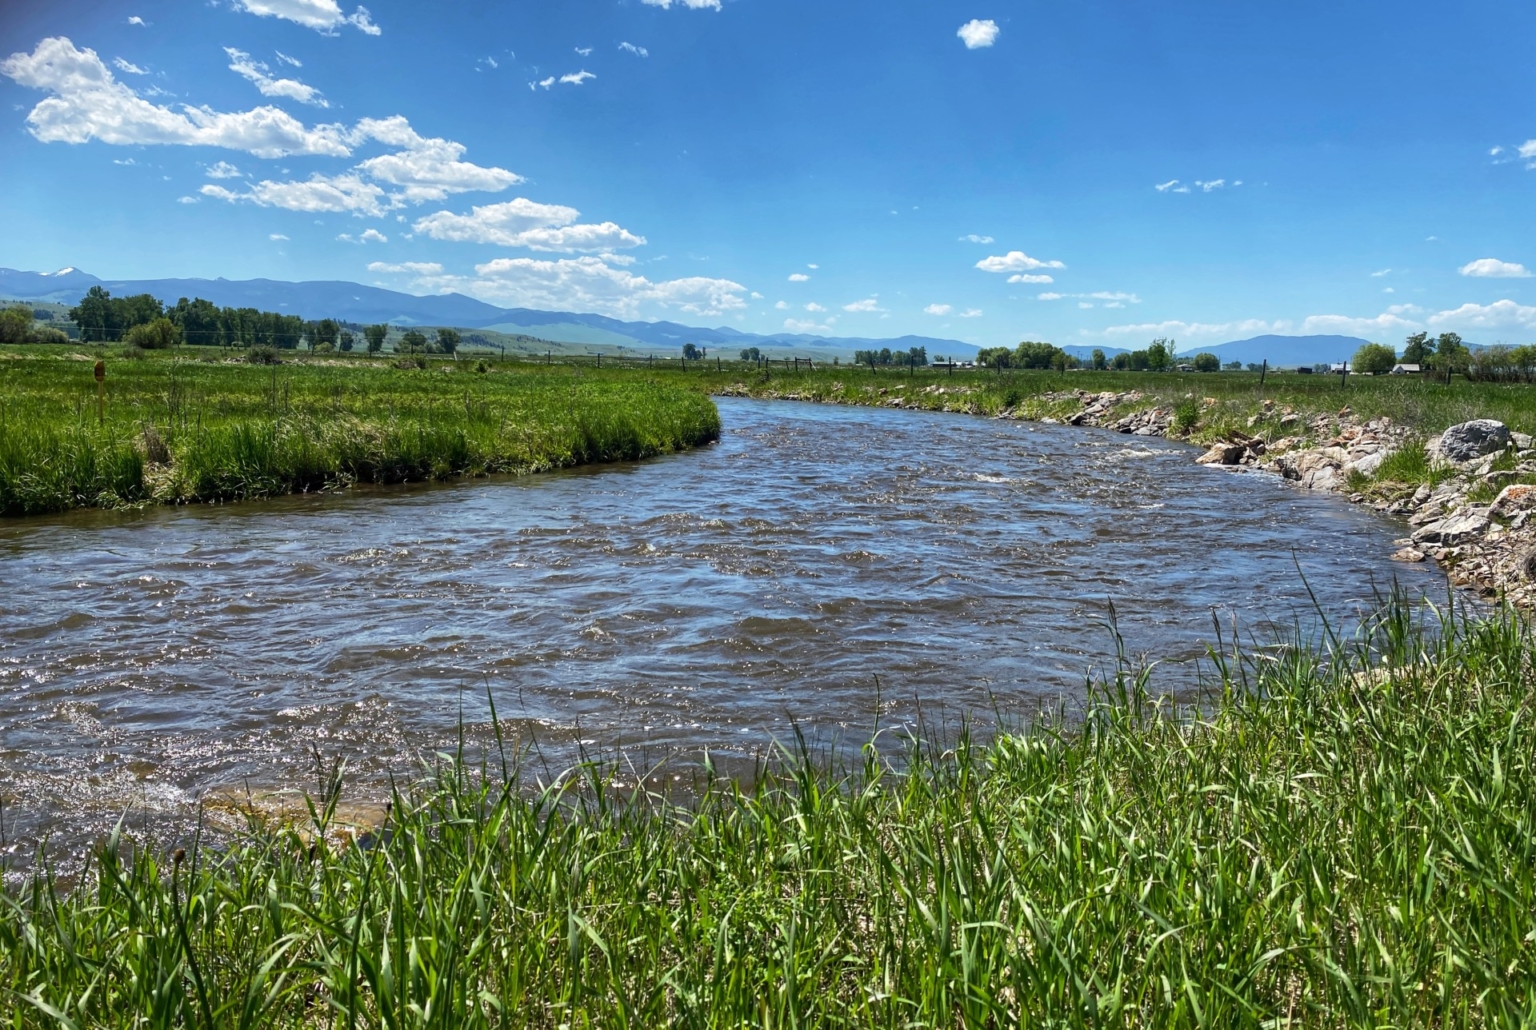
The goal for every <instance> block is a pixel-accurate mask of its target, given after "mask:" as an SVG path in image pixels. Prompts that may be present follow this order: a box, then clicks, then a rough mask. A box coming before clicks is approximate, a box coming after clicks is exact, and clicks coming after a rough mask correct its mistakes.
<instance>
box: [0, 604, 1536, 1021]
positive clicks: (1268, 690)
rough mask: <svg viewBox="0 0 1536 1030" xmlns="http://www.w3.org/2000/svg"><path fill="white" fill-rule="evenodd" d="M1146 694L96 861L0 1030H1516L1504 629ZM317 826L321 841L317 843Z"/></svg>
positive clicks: (1522, 1004)
mask: <svg viewBox="0 0 1536 1030" xmlns="http://www.w3.org/2000/svg"><path fill="white" fill-rule="evenodd" d="M1434 628H1435V630H1436V631H1435V632H1433V633H1430V634H1423V633H1420V632H1419V631H1418V630H1417V629H1416V628H1415V626H1414V624H1413V620H1412V619H1411V618H1410V617H1409V614H1408V611H1407V609H1406V608H1405V607H1404V606H1402V605H1401V604H1399V605H1396V606H1393V607H1390V608H1389V609H1388V610H1387V612H1386V613H1385V614H1384V615H1383V616H1382V617H1381V619H1380V620H1379V621H1378V622H1377V623H1376V624H1374V625H1373V626H1372V627H1371V628H1370V629H1369V630H1368V631H1366V632H1365V633H1364V634H1363V635H1362V637H1361V639H1360V640H1358V641H1356V642H1354V643H1350V644H1346V645H1344V646H1341V647H1337V648H1331V649H1328V652H1327V653H1325V651H1321V650H1309V649H1307V648H1295V649H1290V650H1287V651H1284V652H1280V653H1278V654H1277V653H1275V652H1265V653H1248V654H1239V655H1234V656H1231V657H1228V658H1227V659H1225V660H1219V661H1217V662H1216V663H1215V664H1214V668H1213V674H1212V678H1211V687H1212V696H1211V699H1210V701H1209V703H1208V704H1207V706H1206V707H1205V709H1204V714H1203V715H1198V714H1197V713H1196V712H1193V711H1190V710H1176V709H1175V708H1173V707H1171V706H1169V705H1167V704H1157V703H1154V702H1152V701H1151V700H1150V694H1149V691H1148V690H1147V689H1146V686H1147V685H1146V681H1145V680H1144V679H1143V678H1142V677H1140V676H1137V675H1132V674H1131V673H1129V672H1126V673H1123V674H1122V675H1120V676H1119V677H1118V678H1116V679H1113V680H1112V681H1111V682H1109V683H1107V684H1103V685H1102V686H1101V688H1100V689H1099V690H1098V691H1097V692H1096V693H1095V695H1094V700H1093V703H1092V705H1091V707H1090V709H1089V711H1088V713H1087V715H1086V718H1085V719H1081V720H1077V719H1074V720H1071V721H1069V722H1060V723H1057V724H1055V725H1050V726H1047V725H1037V726H1035V727H1034V728H1033V729H1031V730H1029V731H1027V732H1024V733H1023V734H1022V735H1017V736H1009V737H1003V738H999V739H997V740H996V741H994V742H992V743H990V744H986V745H982V744H977V743H962V744H961V745H960V746H958V747H956V748H953V749H951V750H946V751H943V752H938V751H936V750H935V749H932V748H929V747H925V746H914V747H912V748H911V749H910V751H909V758H910V762H909V763H902V764H901V767H900V768H894V767H889V766H886V765H885V764H883V763H882V762H881V761H880V760H877V759H876V758H875V757H874V756H873V754H872V753H871V756H870V757H869V759H868V761H867V763H866V764H865V766H864V767H863V768H862V769H860V770H857V771H855V772H853V773H851V774H847V775H832V774H828V773H826V772H823V771H820V770H819V769H818V768H817V767H816V766H815V765H814V764H811V763H806V762H798V761H789V762H786V763H784V765H783V766H782V767H781V768H777V769H774V770H771V771H770V772H769V773H768V774H767V775H765V776H763V777H762V778H761V779H760V780H759V782H758V783H757V785H756V786H755V787H753V788H751V789H742V788H738V787H737V786H735V785H734V784H732V783H730V782H725V781H715V782H712V783H706V784H705V787H704V789H703V792H702V794H701V796H699V797H697V798H695V800H694V803H693V804H691V805H689V806H686V807H677V806H673V805H669V804H666V803H664V802H663V801H661V800H660V799H657V798H654V797H645V796H640V797H637V796H636V795H635V794H634V793H633V790H632V787H633V783H632V778H629V777H625V779H626V780H629V782H628V783H626V784H624V785H623V786H622V787H621V785H620V784H619V783H617V782H614V781H613V780H611V779H608V778H606V777H604V776H603V775H601V774H599V773H598V772H596V771H594V770H590V769H587V770H577V771H575V772H573V773H571V774H569V775H568V776H566V777H564V778H562V779H560V780H559V781H558V783H556V784H555V785H553V786H547V787H543V788H541V789H534V785H533V784H531V783H528V782H519V781H518V780H517V778H516V776H515V774H514V775H512V776H504V775H503V772H502V771H501V770H500V769H494V770H493V771H491V772H489V773H486V774H484V775H481V774H478V773H471V772H469V771H466V770H464V769H463V768H462V767H458V768H455V767H449V768H448V771H447V772H445V773H444V774H442V775H441V776H439V777H438V778H437V779H435V780H434V781H433V782H430V783H427V784H425V785H423V786H422V787H421V788H420V789H417V790H411V791H403V792H401V793H400V794H398V795H397V796H396V798H395V801H394V803H393V813H392V815H393V817H392V819H391V821H390V822H389V824H388V826H387V828H386V830H385V831H384V832H383V833H382V834H377V835H375V836H374V837H373V838H372V839H371V840H370V841H369V842H368V843H369V846H368V847H366V848H364V847H359V846H356V845H353V844H343V845H341V846H339V847H337V848H335V849H329V848H325V847H316V848H311V847H310V846H309V845H308V844H307V839H308V838H307V837H304V836H301V835H299V834H297V833H296V832H294V831H292V830H271V831H269V830H257V831H255V832H253V833H252V834H251V835H250V836H248V837H245V838H243V839H241V840H239V841H237V842H235V843H234V844H233V845H231V846H226V847H224V848H222V849H220V850H218V851H215V850H213V849H211V848H204V849H201V850H198V849H195V848H194V849H192V850H191V852H190V853H189V854H187V855H186V856H185V858H184V860H180V861H178V860H177V859H176V858H175V857H166V856H164V855H163V854H160V853H157V852H155V851H153V850H149V851H138V852H134V851H132V850H131V849H130V848H129V847H128V845H126V844H124V843H119V842H110V843H109V844H108V845H107V847H105V848H104V849H103V850H102V851H101V852H100V853H99V854H98V855H97V856H96V858H95V860H94V864H93V865H92V866H91V867H90V869H89V870H88V872H87V874H86V876H85V878H84V879H83V881H82V884H83V885H82V886H81V887H80V888H79V889H77V890H75V891H73V892H71V893H65V892H61V891H58V890H55V889H53V888H51V887H49V886H47V884H46V883H45V882H42V881H39V882H36V883H34V884H33V885H32V886H31V887H29V888H26V889H23V890H21V891H19V892H13V893H12V894H11V895H10V896H9V899H8V900H7V901H6V902H5V905H4V908H3V910H0V991H4V992H5V993H6V995H7V1000H6V1003H5V1005H4V1006H0V1007H4V1008H8V1009H10V1011H11V1015H10V1016H9V1017H7V1018H6V1020H5V1022H6V1025H9V1026H18V1027H21V1026H37V1027H43V1026H49V1027H53V1026H88V1025H89V1026H97V1025H114V1026H115V1025H130V1024H132V1025H145V1026H173V1025H183V1026H207V1025H221V1026H263V1027H266V1026H294V1027H299V1026H389V1027H406V1026H433V1025H435V1026H454V1027H460V1026H533V1027H559V1026H636V1027H639V1026H658V1025H664V1024H665V1025H681V1026H701V1027H702V1026H745V1025H753V1026H785V1027H788V1026H882V1027H897V1026H903V1027H905V1026H955V1027H959V1026H967V1027H975V1026H1003V1025H1053V1026H1100V1027H1102V1026H1142V1025H1156V1026H1222V1027H1226V1026H1254V1027H1258V1026H1292V1025H1294V1026H1360V1027H1365V1026H1384V1025H1394V1026H1429V1025H1433V1026H1448V1027H1449V1026H1479V1027H1493V1026H1508V1027H1515V1026H1528V1025H1530V1024H1531V1021H1532V1020H1536V915H1533V913H1536V832H1533V831H1536V779H1533V769H1532V764H1531V763H1532V756H1533V755H1536V718H1533V716H1536V713H1533V712H1532V710H1531V707H1532V703H1533V702H1532V697H1531V694H1530V690H1529V685H1530V683H1531V682H1532V673H1533V670H1532V668H1531V661H1532V654H1533V643H1536V641H1533V639H1532V637H1531V633H1530V630H1529V629H1527V628H1526V626H1525V625H1524V624H1523V623H1522V622H1521V621H1520V620H1519V619H1518V618H1516V617H1514V616H1513V615H1510V614H1508V613H1505V614H1503V615H1497V616H1494V617H1492V618H1490V619H1488V620H1487V621H1482V622H1472V623H1462V622H1457V623H1447V624H1445V625H1444V626H1443V627H1434ZM319 817H320V819H321V820H322V821H323V819H324V813H323V812H321V813H319Z"/></svg>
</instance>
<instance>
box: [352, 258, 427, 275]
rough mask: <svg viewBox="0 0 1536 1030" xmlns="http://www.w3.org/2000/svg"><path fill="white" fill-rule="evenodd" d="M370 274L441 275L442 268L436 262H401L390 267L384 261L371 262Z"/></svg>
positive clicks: (369, 266)
mask: <svg viewBox="0 0 1536 1030" xmlns="http://www.w3.org/2000/svg"><path fill="white" fill-rule="evenodd" d="M368 271H370V272H388V273H391V274H399V273H402V272H409V273H410V274H412V275H441V274H442V273H443V266H442V265H440V264H438V263H437V262H436V261H402V262H400V263H399V264H398V265H392V264H389V263H388V262H385V261H373V262H370V263H369V265H368Z"/></svg>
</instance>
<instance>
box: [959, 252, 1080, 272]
mask: <svg viewBox="0 0 1536 1030" xmlns="http://www.w3.org/2000/svg"><path fill="white" fill-rule="evenodd" d="M976 267H977V268H979V269H981V270H982V271H983V272H1032V271H1034V270H1035V269H1037V268H1066V267H1067V266H1066V265H1064V264H1062V263H1061V262H1060V261H1041V260H1039V259H1038V258H1032V257H1030V256H1029V255H1028V254H1026V253H1024V252H1023V251H1022V250H1010V251H1009V252H1008V253H1006V254H1002V255H993V256H992V257H985V258H982V259H981V260H980V261H978V262H976Z"/></svg>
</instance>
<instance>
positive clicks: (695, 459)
mask: <svg viewBox="0 0 1536 1030" xmlns="http://www.w3.org/2000/svg"><path fill="white" fill-rule="evenodd" d="M720 409H721V414H722V417H723V420H724V425H725V435H724V439H723V440H722V442H721V443H720V444H719V445H718V446H716V447H712V448H709V449H707V450H703V451H699V452H695V453H692V454H684V455H678V456H675V457H670V458H665V459H660V460H656V461H651V462H647V463H645V464H641V465H635V466H626V467H609V468H598V469H585V470H577V471H574V472H565V473H557V474H551V475H544V476H536V477H531V478H527V479H521V480H494V481H479V482H464V483H457V484H452V485H447V486H436V487H415V488H391V489H384V490H371V491H362V490H359V491H355V492H351V493H348V494H344V495H341V496H330V497H323V498H319V497H300V498H289V499H285V500H278V501H269V502H262V503H257V504H249V505H238V506H227V507H199V508H192V509H180V510H174V509H162V510H151V511H147V512H144V513H141V514H131V515H123V514H115V513H99V512H79V513H74V514H71V515H69V516H65V517H60V518H56V519H44V520H25V521H11V522H6V523H3V524H0V582H3V583H4V587H5V589H4V591H3V593H0V794H3V795H4V796H5V799H6V808H5V823H6V827H5V829H6V834H7V837H8V839H9V841H10V842H11V844H12V846H13V847H19V848H21V849H22V850H25V851H30V843H29V842H30V840H32V839H35V835H36V834H37V833H39V832H42V831H44V830H46V829H49V828H52V829H54V830H56V831H61V832H62V833H63V835H64V838H65V839H68V838H69V837H71V836H72V835H78V834H81V833H96V832H99V831H100V829H101V828H102V827H104V826H108V825H110V824H111V822H113V821H115V819H116V818H117V816H118V815H120V814H121V813H122V812H123V810H124V809H125V808H126V807H129V806H134V807H135V808H136V809H138V810H139V812H140V814H141V815H142V814H144V813H148V814H149V815H150V816H151V817H152V818H153V817H155V816H158V815H163V814H165V813H181V814H185V813H186V811H187V806H188V804H189V802H191V801H193V800H195V799H196V798H197V797H199V796H201V795H202V794H203V793H204V792H206V791H208V790H210V789H212V788H216V787H227V786H229V785H232V784H242V783H247V782H249V783H252V784H255V785H274V784H293V783H300V784H305V783H312V782H313V776H312V772H311V769H312V759H311V757H310V754H311V749H312V748H314V747H318V748H319V749H320V750H321V751H322V752H323V753H325V754H330V755H334V754H338V753H339V754H344V755H346V756H347V757H348V760H349V762H350V764H351V768H352V770H353V773H354V774H355V775H361V776H363V777H365V778H369V777H371V778H374V779H375V780H377V779H378V778H380V777H382V776H383V775H384V774H386V773H388V772H391V771H393V772H396V773H399V772H402V771H404V772H408V771H409V770H411V769H412V768H413V763H414V762H415V761H416V758H417V756H419V755H420V754H421V753H422V752H423V751H424V750H425V751H430V750H432V749H436V748H441V747H444V746H448V745H450V744H451V742H452V740H453V738H454V734H455V729H456V727H457V725H458V723H459V719H460V714H461V712H462V714H463V717H464V719H465V720H467V721H468V722H469V723H470V724H471V726H472V728H475V727H483V725H484V722H485V721H486V719H487V707H486V700H485V695H486V691H487V689H488V688H489V689H490V690H491V691H492V692H493V694H494V696H495V698H496V702H497V707H498V711H499V713H500V714H501V716H502V717H503V718H504V719H506V720H508V722H509V724H510V726H511V727H512V728H513V729H514V730H515V731H517V732H519V733H520V734H522V736H523V737H524V739H526V738H527V736H528V735H529V734H531V733H536V734H537V736H538V738H539V741H540V743H541V746H542V747H543V749H544V751H545V752H546V754H548V755H549V756H550V760H551V761H552V762H558V761H560V760H564V759H565V758H568V757H569V756H570V755H572V754H573V751H572V748H573V746H574V743H575V742H576V741H578V740H585V741H589V742H591V745H592V746H594V747H598V748H607V747H611V746H615V745H624V746H626V747H628V748H630V749H632V750H636V749H637V750H640V751H644V752H647V753H649V754H650V755H652V756H654V755H658V754H663V753H667V752H669V751H670V750H672V749H677V748H684V749H699V748H704V747H708V748H710V749H711V750H713V751H716V752H722V753H725V754H731V753H741V754H750V753H755V752H757V751H758V750H760V749H761V747H762V746H763V744H764V742H765V741H767V740H769V739H770V738H771V737H774V736H778V737H781V738H782V737H784V736H785V735H787V733H788V731H789V727H790V719H794V720H796V721H798V722H799V723H800V724H801V725H802V726H805V727H807V728H808V729H809V730H810V731H811V732H812V734H813V735H816V736H819V737H820V738H822V739H826V738H831V737H834V736H838V735H842V736H846V737H850V738H854V739H857V738H860V737H862V736H863V735H864V734H865V733H867V728H868V727H869V726H870V725H871V724H872V722H873V719H874V703H875V696H876V691H875V678H876V677H877V676H878V678H879V681H880V684H881V688H882V693H881V697H882V715H881V719H882V722H883V723H886V724H890V723H892V722H897V721H900V720H902V719H908V718H911V717H912V716H913V714H914V713H915V712H916V711H917V708H918V706H919V704H921V705H922V707H923V708H924V710H925V711H928V712H935V711H940V710H942V711H945V712H948V713H950V715H951V716H953V715H956V714H960V713H981V714H982V715H983V716H989V715H990V712H991V711H992V709H993V706H994V704H995V705H996V706H997V707H998V708H999V709H1001V710H1003V711H1004V712H1007V711H1010V710H1011V711H1029V710H1033V709H1034V707H1035V705H1036V704H1037V703H1038V702H1039V701H1040V700H1042V699H1051V700H1054V699H1056V698H1057V697H1059V696H1062V695H1066V696H1068V697H1076V696H1080V694H1081V690H1082V683H1083V677H1084V674H1085V672H1086V671H1087V670H1088V669H1089V668H1090V666H1095V665H1098V666H1100V667H1102V665H1103V664H1104V663H1105V662H1106V660H1107V659H1108V658H1109V657H1110V656H1112V653H1113V641H1112V639H1111V637H1110V634H1109V632H1108V631H1107V629H1106V628H1105V619H1106V615H1107V602H1109V601H1111V600H1112V601H1113V602H1114V605H1115V608H1116V610H1117V612H1118V615H1119V626H1120V630H1121V632H1122V634H1123V635H1124V637H1125V639H1126V642H1127V645H1128V646H1129V648H1130V649H1131V650H1132V651H1136V652H1145V653H1149V654H1152V655H1156V656H1158V657H1160V658H1164V659H1172V660H1190V659H1194V658H1197V657H1199V656H1200V655H1202V654H1203V653H1204V648H1205V645H1206V643H1207V642H1209V641H1210V640H1211V639H1212V637H1213V632H1212V623H1211V612H1212V611H1213V610H1214V611H1216V612H1218V613H1220V614H1221V616H1222V618H1223V621H1224V622H1226V621H1229V620H1230V619H1232V618H1233V617H1234V615H1235V617H1236V619H1237V621H1238V623H1239V624H1240V625H1241V626H1243V627H1244V628H1245V630H1246V631H1248V632H1252V633H1254V634H1256V635H1258V636H1259V637H1260V638H1261V639H1263V638H1266V635H1267V632H1268V630H1267V628H1266V620H1273V621H1274V622H1277V623H1279V624H1282V625H1290V624H1292V623H1293V621H1297V620H1301V621H1305V620H1307V619H1308V618H1310V616H1309V614H1308V613H1309V611H1310V601H1309V600H1308V599H1307V595H1306V591H1305V588H1304V586H1303V584H1302V582H1301V579H1300V577H1299V576H1298V575H1297V570H1296V565H1297V563H1299V564H1300V566H1301V569H1302V570H1303V571H1304V572H1305V574H1306V577H1307V581H1308V583H1309V584H1310V585H1311V587H1312V589H1313V591H1315V592H1316V594H1317V596H1318V599H1319V601H1320V603H1321V605H1322V606H1323V608H1324V609H1325V610H1326V611H1327V612H1329V613H1330V615H1331V616H1334V617H1338V618H1341V619H1347V618H1349V617H1350V616H1352V615H1354V614H1356V613H1357V612H1359V611H1360V610H1361V609H1362V608H1363V607H1365V606H1368V605H1369V604H1370V601H1371V598H1372V594H1373V590H1374V589H1376V588H1379V587H1384V586H1385V585H1386V584H1387V583H1389V582H1390V580H1391V579H1392V578H1393V577H1394V576H1396V577H1398V578H1399V579H1400V580H1402V581H1403V582H1404V584H1405V585H1406V586H1407V587H1408V588H1409V589H1411V590H1413V591H1415V592H1419V591H1430V592H1435V593H1438V592H1441V591H1443V590H1444V586H1443V579H1441V578H1440V577H1439V575H1438V574H1437V573H1436V572H1435V571H1434V570H1432V569H1429V568H1424V567H1394V566H1392V565H1391V564H1390V563H1389V562H1388V560H1387V557H1386V556H1387V555H1388V554H1389V553H1390V552H1391V550H1392V548H1391V547H1390V541H1391V539H1392V538H1393V537H1394V536H1397V535H1400V534H1401V532H1402V527H1401V526H1400V525H1398V524H1396V523H1392V522H1389V521H1386V520H1383V519H1380V518H1377V517H1375V516H1373V515H1371V514H1370V513H1367V512H1363V511H1359V510H1356V509H1352V508H1350V507H1348V506H1347V505H1345V504H1344V503H1342V502H1341V501H1340V500H1339V499H1337V498H1330V497H1316V496H1310V495H1306V494H1302V493H1300V492H1297V491H1296V490H1294V489H1293V488H1291V487H1289V486H1287V485H1286V484H1284V483H1283V482H1280V481H1279V480H1277V479H1275V478H1272V477H1268V476H1263V475H1256V474H1233V473H1230V472H1225V471H1221V470H1214V469H1205V468H1198V467H1194V466H1192V465H1191V459H1192V457H1193V454H1192V452H1191V449H1189V448H1187V447H1182V446H1179V445H1177V444H1170V443H1166V442H1163V441H1157V440H1148V439H1145V438H1133V437H1125V436H1120V435H1117V434H1114V433H1110V432H1107V431H1099V430H1085V429H1070V428H1062V427H1050V426H1033V425H1028V424H1023V423H1013V422H1001V421H990V420H984V419H980V418H968V417H962V416H955V415H937V414H923V413H915V412H907V411H882V410H878V409H856V408H844V407H823V406H815V405H801V404H793V403H770V402H756V401H746V400H734V399H732V400H723V401H722V402H721V403H720ZM1181 676H1182V677H1184V681H1185V682H1188V681H1189V679H1190V677H1191V676H1192V673H1191V671H1190V670H1189V669H1188V668H1184V669H1182V670H1181V669H1178V668H1174V669H1172V670H1171V671H1170V672H1169V673H1168V674H1167V676H1166V677H1165V679H1164V680H1163V682H1165V683H1171V682H1174V681H1176V680H1177V679H1178V677H1181Z"/></svg>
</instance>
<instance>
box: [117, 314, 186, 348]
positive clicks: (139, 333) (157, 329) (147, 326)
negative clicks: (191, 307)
mask: <svg viewBox="0 0 1536 1030" xmlns="http://www.w3.org/2000/svg"><path fill="white" fill-rule="evenodd" d="M123 342H125V343H127V344H128V345H129V346H133V347H142V348H143V349H145V350H169V349H170V348H172V347H174V346H176V345H177V344H178V343H180V342H181V330H180V329H178V328H176V323H175V322H172V321H171V320H170V319H169V318H157V319H155V320H154V321H153V322H146V323H144V324H143V325H136V326H134V327H133V328H132V329H130V330H128V331H127V332H126V333H124V334H123Z"/></svg>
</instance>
